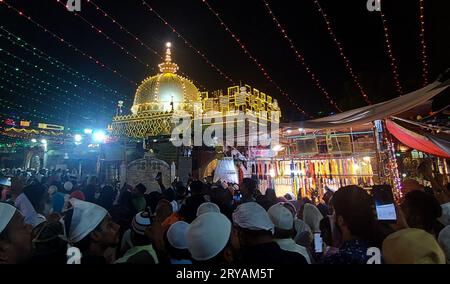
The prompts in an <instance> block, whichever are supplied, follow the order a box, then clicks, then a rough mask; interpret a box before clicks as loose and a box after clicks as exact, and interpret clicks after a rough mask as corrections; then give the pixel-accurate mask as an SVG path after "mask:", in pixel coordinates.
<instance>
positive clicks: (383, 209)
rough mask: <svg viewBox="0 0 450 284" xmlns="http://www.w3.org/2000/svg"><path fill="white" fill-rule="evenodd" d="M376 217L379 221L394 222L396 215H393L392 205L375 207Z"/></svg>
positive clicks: (393, 207) (393, 208) (393, 206)
mask: <svg viewBox="0 0 450 284" xmlns="http://www.w3.org/2000/svg"><path fill="white" fill-rule="evenodd" d="M375 208H376V210H377V217H378V220H380V221H395V220H397V214H396V213H395V205H394V204H385V205H376V206H375Z"/></svg>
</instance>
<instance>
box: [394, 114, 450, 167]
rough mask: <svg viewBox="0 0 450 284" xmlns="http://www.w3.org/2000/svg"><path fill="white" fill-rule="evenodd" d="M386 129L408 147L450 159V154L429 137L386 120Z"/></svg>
mask: <svg viewBox="0 0 450 284" xmlns="http://www.w3.org/2000/svg"><path fill="white" fill-rule="evenodd" d="M386 127H387V129H388V131H389V133H391V134H392V135H393V136H394V137H395V138H397V139H398V140H399V141H400V142H402V143H403V144H405V145H406V146H408V147H410V148H413V149H417V150H419V151H422V152H424V153H428V154H431V155H435V156H438V157H442V158H446V159H450V154H449V153H447V152H446V151H445V150H444V149H442V148H441V147H440V146H439V144H436V143H434V141H433V140H430V139H429V138H428V137H426V136H424V135H421V134H419V133H417V132H414V131H411V130H409V129H406V128H405V127H403V126H400V125H399V124H397V123H395V122H393V121H392V120H389V119H387V120H386Z"/></svg>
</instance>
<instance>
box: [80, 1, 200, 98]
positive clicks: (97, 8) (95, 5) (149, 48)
mask: <svg viewBox="0 0 450 284" xmlns="http://www.w3.org/2000/svg"><path fill="white" fill-rule="evenodd" d="M87 2H88V3H90V4H91V5H93V6H94V7H95V10H96V11H99V13H101V14H102V15H103V16H104V17H106V18H107V19H109V20H110V21H111V22H112V23H113V24H115V25H116V26H118V27H119V29H120V30H121V31H123V32H125V33H126V34H128V35H129V36H130V37H131V38H132V39H133V40H135V41H137V42H138V43H139V44H140V45H141V46H143V47H145V48H146V49H147V50H149V51H150V52H152V53H153V54H155V55H156V56H158V57H159V58H160V59H161V60H164V58H163V56H162V55H161V54H160V53H159V52H158V51H156V50H155V49H154V48H152V47H150V46H148V45H147V44H145V43H144V42H143V41H142V40H141V39H140V38H139V37H138V36H137V35H135V34H134V33H132V32H130V31H129V30H128V29H127V28H125V27H124V26H123V25H121V24H120V23H119V21H117V20H116V19H114V18H113V17H112V16H111V15H109V14H108V13H107V12H106V11H105V10H103V9H102V8H101V7H100V6H98V5H97V4H95V3H94V2H93V1H91V0H87ZM152 70H154V68H152ZM180 73H181V74H182V75H183V76H185V77H189V76H187V75H186V74H184V73H183V72H180ZM193 81H194V80H193ZM194 82H195V81H194ZM195 85H196V86H200V87H201V88H202V89H204V90H206V89H207V88H205V87H204V86H203V85H202V84H200V83H198V82H195Z"/></svg>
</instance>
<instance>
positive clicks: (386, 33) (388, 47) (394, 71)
mask: <svg viewBox="0 0 450 284" xmlns="http://www.w3.org/2000/svg"><path fill="white" fill-rule="evenodd" d="M380 15H381V22H382V24H383V31H384V38H385V43H386V50H387V53H388V56H389V61H390V64H391V72H392V76H393V77H394V82H395V86H396V89H397V92H398V93H399V94H400V95H403V89H402V86H401V85H400V79H399V74H398V66H397V62H396V60H395V57H394V54H393V52H392V44H391V40H390V38H389V30H388V25H387V20H386V16H385V15H384V13H383V12H382V11H380Z"/></svg>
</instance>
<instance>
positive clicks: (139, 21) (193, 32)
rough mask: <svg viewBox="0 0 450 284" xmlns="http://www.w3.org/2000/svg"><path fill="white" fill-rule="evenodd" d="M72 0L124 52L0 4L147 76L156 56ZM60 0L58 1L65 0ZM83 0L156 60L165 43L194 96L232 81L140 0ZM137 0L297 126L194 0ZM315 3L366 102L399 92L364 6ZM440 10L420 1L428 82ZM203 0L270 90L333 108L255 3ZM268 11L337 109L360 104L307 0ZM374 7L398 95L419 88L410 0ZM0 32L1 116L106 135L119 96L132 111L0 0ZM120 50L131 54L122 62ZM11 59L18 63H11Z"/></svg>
mask: <svg viewBox="0 0 450 284" xmlns="http://www.w3.org/2000/svg"><path fill="white" fill-rule="evenodd" d="M81 1H82V7H81V8H82V11H81V12H79V15H81V16H82V17H84V18H85V19H86V20H87V21H89V22H91V23H92V24H93V25H94V26H95V27H96V28H99V29H101V30H102V32H103V33H104V34H105V35H107V36H108V37H109V38H110V39H111V40H114V41H115V42H116V43H117V44H119V45H121V46H123V47H124V50H121V48H119V47H118V46H116V45H114V44H113V43H112V42H111V41H110V40H107V39H105V37H104V36H102V35H101V34H100V33H98V31H96V30H94V29H92V28H91V26H90V25H89V24H87V23H86V22H84V21H83V20H81V19H80V18H79V17H77V16H76V15H75V14H74V13H71V12H69V11H67V10H66V9H65V7H63V5H61V4H60V3H58V2H57V1H56V0H32V1H31V0H3V1H0V2H6V3H8V4H9V5H11V6H13V7H14V8H16V9H18V10H19V11H22V12H23V13H24V15H27V16H30V17H31V18H32V19H33V20H34V21H35V22H36V23H38V24H40V25H42V26H43V27H45V28H47V29H48V30H50V31H51V32H53V33H54V34H56V35H57V36H59V37H61V38H63V39H64V40H65V41H66V42H68V43H70V44H73V46H75V47H76V48H78V49H79V50H81V51H82V52H84V53H85V54H87V55H88V56H92V57H94V58H96V59H98V60H100V61H101V62H103V63H104V64H106V65H108V66H109V67H111V68H113V69H115V70H117V71H118V72H119V73H120V74H122V75H124V76H125V77H127V78H129V79H131V80H133V81H135V82H137V83H139V82H141V81H142V80H143V79H145V78H146V77H148V76H150V75H155V74H156V73H157V64H159V63H160V62H161V59H160V58H159V57H158V56H156V55H155V54H154V53H152V52H151V51H149V50H148V49H147V48H145V47H143V46H142V45H141V44H140V43H139V42H138V41H136V40H135V39H134V38H133V37H131V36H130V35H129V34H127V33H126V32H124V31H123V30H121V29H120V28H119V27H118V26H117V25H114V24H113V23H112V22H111V20H110V19H108V18H107V17H105V16H104V14H103V13H101V12H100V11H98V10H96V9H95V7H94V6H93V5H92V4H91V3H88V2H87V0H81ZM61 2H64V4H65V2H66V1H65V0H64V1H61ZM91 2H94V3H95V4H96V5H98V6H99V7H100V8H101V9H103V10H104V11H105V12H107V13H108V14H109V15H110V16H111V17H113V18H114V19H115V20H117V22H118V23H120V24H121V25H122V26H123V27H125V28H126V29H127V30H128V31H129V32H131V33H132V34H134V35H136V36H137V37H138V38H139V40H142V42H144V43H145V44H146V45H147V47H149V48H152V49H154V50H157V51H158V52H159V53H160V54H164V43H165V42H167V41H171V42H172V44H173V58H174V61H175V62H176V63H177V64H178V65H179V66H180V71H181V72H182V73H183V74H185V75H186V76H188V77H189V78H191V79H192V80H194V82H195V83H196V85H197V87H198V88H199V89H200V90H202V91H203V90H205V88H206V90H208V91H213V90H217V89H224V90H225V89H226V87H228V86H230V85H231V83H230V82H227V81H226V79H225V78H224V77H223V76H221V75H220V74H219V73H218V72H216V71H215V70H214V69H213V68H211V67H210V66H209V65H208V64H207V63H205V61H204V60H203V59H202V57H201V56H199V55H198V54H196V53H195V52H194V51H193V50H192V49H191V48H189V46H187V45H186V44H185V43H184V41H183V40H180V39H179V38H178V37H177V36H176V34H174V33H172V32H171V30H170V29H169V28H168V27H167V26H166V25H164V23H163V22H162V21H161V20H160V19H158V18H157V17H156V16H155V14H153V13H152V12H151V11H149V9H148V8H147V7H146V6H144V5H143V4H142V1H141V0H126V1H123V0H122V1H119V0H108V1H106V0H93V1H91ZM146 2H148V4H149V5H151V6H152V7H153V8H154V9H155V11H157V12H158V13H159V14H160V15H161V16H162V17H163V18H165V20H167V22H168V23H170V24H171V25H172V26H173V27H174V28H175V29H176V30H177V31H178V32H179V33H180V34H181V35H182V36H183V37H185V38H186V39H187V40H189V42H190V43H191V44H192V45H193V46H195V47H196V48H197V49H198V50H200V51H201V52H203V53H204V55H205V56H206V57H207V58H208V60H210V61H211V62H212V63H213V64H215V65H216V66H217V67H218V68H220V69H221V70H222V71H223V72H224V73H225V74H227V75H229V76H230V77H232V78H233V79H234V81H235V82H237V83H239V82H242V83H247V84H249V85H251V86H253V87H256V88H258V89H259V90H261V91H265V92H266V93H267V94H269V95H272V96H273V97H274V98H277V99H278V101H279V103H280V105H281V107H282V111H283V119H284V121H295V120H299V119H304V117H303V116H302V115H301V114H300V113H299V111H298V110H297V109H296V108H295V107H293V106H292V104H291V103H289V102H288V101H287V100H286V99H285V98H284V97H283V96H282V95H281V94H280V92H279V91H278V90H277V89H276V88H275V87H274V86H273V85H272V84H271V83H270V82H269V81H268V80H267V79H266V78H265V77H264V76H263V75H262V73H261V72H260V70H259V69H258V68H257V67H256V65H255V64H254V62H253V61H252V60H250V59H249V57H248V56H247V55H246V54H245V53H244V52H243V50H242V49H241V48H239V47H238V45H237V44H236V42H235V41H234V40H233V38H232V37H231V36H230V35H229V34H228V33H227V32H226V31H225V30H224V29H223V27H221V26H220V23H219V22H218V21H217V19H216V17H215V16H214V15H213V14H212V13H211V11H210V10H209V9H208V7H207V6H206V5H205V4H204V3H203V2H202V0H164V1H162V0H146ZM319 2H320V4H321V5H322V8H323V10H324V11H325V12H326V13H327V15H328V18H329V20H330V24H331V26H332V28H333V30H334V32H335V34H336V36H337V38H338V40H339V41H340V42H341V43H342V47H343V49H344V52H345V54H346V55H347V57H348V59H349V60H350V63H351V65H352V67H353V70H354V72H355V74H356V75H357V76H358V77H359V78H360V82H361V85H362V87H363V88H364V89H365V91H366V93H367V94H368V96H369V99H370V100H371V101H372V102H380V101H383V100H386V99H390V98H394V97H396V96H398V95H399V94H398V93H397V91H396V87H395V84H394V79H393V76H392V72H391V69H390V61H389V58H388V54H387V51H386V46H385V42H384V40H385V39H384V33H383V26H382V22H381V17H380V13H377V12H369V11H367V9H366V2H367V1H366V0H351V1H350V0H346V1H343V0H341V1H336V0H320V1H319ZM448 2H449V1H444V0H441V1H438V0H426V1H425V39H426V45H427V56H428V59H427V62H428V64H429V70H430V74H429V81H430V82H431V81H433V80H435V79H436V78H437V76H438V75H439V74H440V73H441V72H443V71H444V70H445V69H446V68H448V67H450V53H449V50H450V39H449V35H450V17H449V16H448V11H449V9H448V8H449V5H448ZM208 3H209V4H210V5H211V7H213V8H214V9H215V10H216V11H217V12H218V13H219V14H220V17H221V18H222V19H223V21H224V22H225V24H226V25H228V27H229V28H230V29H231V30H232V31H233V32H234V33H235V35H236V36H237V37H238V38H239V39H240V40H241V42H242V43H243V44H245V46H246V47H247V49H248V50H249V51H250V53H251V54H252V55H253V56H254V57H255V58H256V59H257V60H258V61H259V63H260V64H261V65H262V66H263V67H264V68H265V69H266V70H267V72H268V74H269V75H270V76H271V77H272V79H273V80H274V81H275V82H276V84H278V85H279V86H280V87H281V89H283V90H284V91H285V92H286V93H288V94H289V95H290V97H291V98H292V99H293V100H294V101H295V102H296V103H298V104H299V105H300V106H301V107H302V108H303V109H304V110H305V111H306V112H308V113H309V114H311V115H312V116H315V117H317V116H323V115H328V114H330V113H332V112H335V111H336V110H335V109H333V108H332V107H331V106H330V105H329V104H328V100H327V99H326V98H325V97H324V96H323V95H322V93H321V92H320V91H319V90H318V88H317V87H316V85H315V84H314V83H313V82H312V81H311V79H310V78H309V77H308V76H307V73H306V72H305V69H304V68H303V67H302V65H301V64H300V63H299V61H298V60H297V58H296V57H295V54H294V52H293V50H292V49H290V47H289V45H288V43H287V41H286V40H285V39H284V38H283V36H282V35H281V33H280V31H279V30H278V29H277V28H276V26H275V24H274V22H273V21H272V18H271V17H270V16H269V13H268V11H267V9H266V8H265V5H264V3H263V1H261V0H245V1H243V0H240V1H238V0H227V1H225V0H210V1H208ZM268 3H269V4H270V7H271V9H272V11H273V12H274V14H275V15H276V17H277V19H278V20H279V21H280V23H281V24H282V25H283V27H284V28H285V30H286V32H287V34H288V35H289V37H290V38H291V39H292V40H293V42H294V44H295V46H296V48H297V49H298V50H299V51H300V52H302V54H303V55H304V58H305V61H306V63H307V64H308V65H309V67H310V68H311V70H313V71H314V73H315V74H316V76H317V78H319V80H320V81H321V83H322V85H323V87H324V88H325V89H326V90H327V91H328V93H329V94H330V96H331V97H332V98H333V99H334V100H335V101H336V103H337V104H338V105H339V107H340V108H341V109H343V110H348V109H351V108H355V107H359V106H363V105H365V102H364V100H363V98H362V96H361V95H360V93H359V91H358V88H357V87H356V85H355V84H354V83H353V81H352V80H351V78H350V76H349V75H348V73H347V72H346V69H345V66H344V64H343V60H342V58H341V57H340V55H339V53H338V49H337V47H336V45H335V43H334V42H333V40H332V39H331V37H330V35H329V33H328V31H327V27H326V24H325V22H324V19H323V18H322V16H321V14H320V13H319V12H318V10H317V7H316V6H315V4H314V1H313V0H301V1H284V0H283V1H281V0H280V1H274V0H272V1H270V0H269V1H268ZM382 4H383V6H382V9H383V12H384V14H385V16H386V20H387V25H388V27H389V35H390V40H391V43H392V50H393V53H394V56H395V58H396V61H397V63H398V73H399V80H400V83H401V86H402V88H403V90H404V92H405V93H406V92H409V91H412V90H415V89H418V88H420V87H422V85H423V79H422V63H421V61H422V59H421V44H420V37H419V30H420V22H419V1H418V0H395V1H394V0H384V1H383V3H382ZM0 25H1V26H2V28H1V29H0V35H1V37H0V48H1V49H2V50H1V52H0V99H2V101H1V102H0V103H1V105H2V107H1V108H0V113H1V115H2V117H3V118H6V117H13V118H23V119H31V120H33V121H38V120H39V121H45V122H49V123H56V124H64V125H69V126H71V127H74V128H84V127H105V126H106V125H107V124H108V123H109V122H110V120H111V117H112V115H113V114H114V112H115V104H116V102H117V101H118V100H120V99H122V100H124V101H125V107H126V109H129V108H130V107H131V104H132V100H133V97H134V93H135V90H136V86H135V85H133V84H132V83H130V82H129V81H127V80H126V79H123V78H120V77H119V76H117V75H115V74H114V73H113V72H112V71H109V70H107V69H104V68H101V67H100V66H99V65H96V64H95V63H94V62H93V61H91V60H89V59H88V58H87V57H85V56H82V55H81V54H79V53H77V52H75V51H74V50H73V49H71V48H69V47H68V46H67V45H65V44H64V43H62V42H61V40H59V39H57V38H54V37H52V36H51V35H50V34H48V33H46V32H44V31H43V30H42V29H40V28H38V27H37V26H36V25H35V24H33V23H32V22H30V21H29V20H27V19H26V18H25V17H23V16H19V15H18V14H17V13H16V12H15V11H14V10H12V9H10V8H8V7H7V5H5V4H4V3H0ZM8 32H10V33H12V34H14V35H15V36H18V37H20V38H21V40H23V41H25V42H26V43H28V44H30V45H31V48H30V45H25V47H27V48H28V49H32V48H33V47H34V48H37V49H39V50H40V51H42V52H44V53H45V55H43V54H41V53H38V52H36V53H37V54H39V55H41V58H40V57H38V56H36V55H33V54H32V52H30V51H29V50H26V49H24V48H22V47H20V46H19V45H18V44H17V43H20V41H17V39H16V38H14V36H12V35H8ZM8 37H9V39H8ZM126 52H130V53H132V54H133V55H132V56H130V55H127V54H126ZM14 56H15V57H14ZM46 56H51V58H52V60H53V59H56V60H58V61H59V62H61V63H63V64H65V68H66V69H64V70H67V68H71V69H70V70H72V71H75V70H76V71H78V72H79V73H78V74H75V75H73V73H70V72H66V71H64V70H61V69H60V68H58V67H57V66H56V65H55V64H53V65H52V64H50V63H49V62H48V61H46V60H45V59H43V58H42V57H46ZM133 56H136V57H137V59H138V60H136V59H134V58H133ZM22 59H23V60H24V62H21V60H22ZM139 61H141V62H139ZM142 62H143V63H144V64H143V63H142ZM27 63H28V64H27ZM5 64H6V65H5ZM145 64H149V65H150V66H151V67H152V68H148V67H146V66H145ZM35 66H37V67H35ZM40 69H42V71H41V70H40ZM52 75H53V76H54V77H52ZM31 76H33V77H31ZM81 76H87V77H88V78H89V80H97V81H98V82H99V83H101V84H102V85H101V86H99V87H97V86H93V85H94V84H95V85H98V83H92V84H90V83H88V82H87V80H86V79H85V80H81V79H80V78H81ZM91 82H92V81H91ZM47 83H48V84H47ZM43 88H45V90H44V89H43ZM11 91H12V92H11ZM66 91H67V92H66ZM116 92H117V93H116ZM447 94H448V93H447ZM447 97H448V96H447ZM7 106H9V108H8V107H7ZM19 106H22V107H19ZM33 114H34V116H33ZM39 116H42V117H39Z"/></svg>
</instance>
